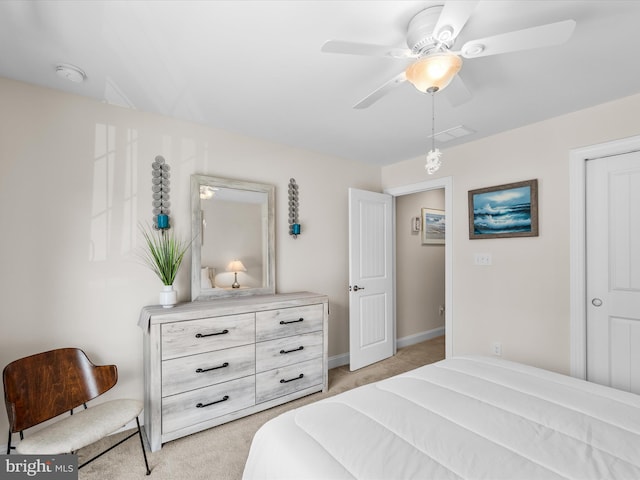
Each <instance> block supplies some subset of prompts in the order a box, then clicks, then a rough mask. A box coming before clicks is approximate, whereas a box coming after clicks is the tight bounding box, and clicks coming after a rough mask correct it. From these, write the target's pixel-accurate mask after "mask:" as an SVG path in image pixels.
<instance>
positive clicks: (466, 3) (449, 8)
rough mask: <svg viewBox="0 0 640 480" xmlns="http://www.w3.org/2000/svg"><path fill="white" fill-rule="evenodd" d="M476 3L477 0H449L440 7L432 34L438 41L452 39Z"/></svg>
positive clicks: (458, 32) (459, 30)
mask: <svg viewBox="0 0 640 480" xmlns="http://www.w3.org/2000/svg"><path fill="white" fill-rule="evenodd" d="M477 5H478V0H456V1H453V0H449V1H448V2H446V3H445V4H444V7H442V12H441V13H440V17H439V18H438V22H437V23H436V26H435V28H434V29H433V36H434V37H435V38H437V39H438V40H440V41H450V40H454V39H455V38H456V37H457V36H458V35H459V34H460V32H461V31H462V28H463V27H464V26H465V24H466V23H467V20H469V17H470V16H471V14H472V13H473V11H474V10H475V8H476V6H477Z"/></svg>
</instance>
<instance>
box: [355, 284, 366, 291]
mask: <svg viewBox="0 0 640 480" xmlns="http://www.w3.org/2000/svg"><path fill="white" fill-rule="evenodd" d="M358 290H364V287H359V286H358V285H354V286H353V291H354V292H357V291H358Z"/></svg>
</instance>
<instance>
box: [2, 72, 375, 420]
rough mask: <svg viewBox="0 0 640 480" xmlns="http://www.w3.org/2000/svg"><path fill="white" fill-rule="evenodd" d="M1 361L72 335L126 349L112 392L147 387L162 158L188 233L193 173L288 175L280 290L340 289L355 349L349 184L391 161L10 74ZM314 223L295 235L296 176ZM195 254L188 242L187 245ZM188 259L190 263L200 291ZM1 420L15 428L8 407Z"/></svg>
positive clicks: (335, 339)
mask: <svg viewBox="0 0 640 480" xmlns="http://www.w3.org/2000/svg"><path fill="white" fill-rule="evenodd" d="M0 105H2V109H1V110H0V222H1V223H2V225H1V228H2V240H1V242H2V243H1V245H2V247H1V248H0V265H1V266H2V271H3V275H1V276H0V295H1V300H2V313H1V314H0V366H2V367H4V365H6V364H7V363H9V362H10V361H12V360H14V359H16V358H19V357H22V356H25V355H29V354H33V353H37V352H39V351H43V350H48V349H53V348H58V347H61V346H77V347H81V348H83V349H84V350H85V351H86V352H87V354H88V355H89V356H90V357H91V358H92V359H93V360H94V361H95V362H96V363H115V364H117V365H118V370H119V376H120V379H119V383H118V385H117V386H116V388H115V389H114V390H113V391H112V392H110V393H109V394H108V395H109V396H131V397H134V398H142V395H143V393H142V392H143V376H142V332H141V330H140V329H139V328H138V327H137V326H136V322H137V319H138V314H139V311H140V309H141V307H142V306H144V305H148V304H157V303H158V292H159V291H160V289H161V282H160V280H158V279H157V278H156V277H155V276H154V275H153V274H152V273H151V271H150V270H148V269H147V268H145V267H143V266H141V265H140V264H139V262H138V261H137V260H136V258H135V255H134V251H135V250H136V248H139V247H138V246H139V245H141V242H140V238H139V235H138V231H137V224H138V222H151V220H152V214H151V163H152V162H153V160H154V158H155V156H156V155H159V154H160V155H163V156H164V157H165V159H166V160H167V162H168V163H169V165H170V166H171V173H172V176H171V203H172V206H171V222H172V225H173V227H174V228H175V229H176V231H177V232H178V233H180V234H183V235H189V229H190V207H189V177H190V175H191V174H193V173H200V174H211V175H215V176H218V177H228V178H235V179H243V180H249V181H254V182H262V183H271V184H274V185H275V186H276V258H277V262H276V268H277V275H276V283H277V290H278V291H279V292H292V291H301V290H308V291H315V292H319V293H324V294H327V295H329V298H330V318H329V355H330V356H332V355H338V354H343V353H345V352H347V351H348V348H349V347H348V345H349V343H348V318H347V306H348V291H347V290H348V266H347V248H348V238H347V221H348V218H347V217H348V212H347V189H348V188H349V187H355V188H362V189H369V190H375V191H380V169H379V168H373V167H368V166H366V165H363V164H360V163H357V162H353V161H348V160H344V159H340V158H335V157H329V156H326V155H320V154H315V153H312V152H308V151H302V150H298V149H293V148H290V147H286V146H282V145H277V144H274V143H269V142H266V141H261V140H258V139H254V138H247V137H244V136H240V135H235V134H233V133H229V132H225V131H220V130H216V129H212V128H207V127H204V126H200V125H196V124H192V123H187V122H183V121H178V120H174V119H170V118H166V117H161V116H157V115H151V114H146V113H141V112H137V111H134V110H129V109H124V108H120V107H113V106H109V105H106V104H103V103H99V102H96V101H92V100H89V99H86V98H82V97H79V96H75V95H68V94H64V93H60V92H56V91H52V90H47V89H43V88H39V87H34V86H30V85H27V84H24V83H20V82H14V81H10V80H6V79H0ZM292 177H293V178H295V179H296V181H297V183H298V185H299V186H300V222H301V224H302V235H300V236H299V237H298V238H297V239H295V240H294V239H293V238H291V237H290V236H289V235H288V224H287V214H288V213H287V212H288V210H287V208H288V207H287V185H288V182H289V179H290V178H292ZM187 258H188V256H187ZM189 269H190V261H189V260H186V261H185V263H184V264H183V267H182V268H181V271H180V272H179V274H178V279H177V289H178V291H179V300H180V301H187V300H189V299H190V298H191V297H190V291H189V279H190V272H189ZM0 431H2V432H6V431H7V423H6V415H4V414H1V415H0Z"/></svg>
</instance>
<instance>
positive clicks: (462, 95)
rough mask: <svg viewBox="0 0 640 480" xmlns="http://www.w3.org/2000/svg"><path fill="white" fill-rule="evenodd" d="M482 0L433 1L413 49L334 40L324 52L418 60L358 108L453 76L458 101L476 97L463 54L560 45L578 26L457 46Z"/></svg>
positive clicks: (412, 39) (564, 24) (412, 33)
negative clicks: (463, 72) (408, 86)
mask: <svg viewBox="0 0 640 480" xmlns="http://www.w3.org/2000/svg"><path fill="white" fill-rule="evenodd" d="M477 3H478V0H468V1H467V0H455V1H453V0H449V1H447V2H446V3H444V4H443V5H442V4H439V5H432V6H430V7H427V8H426V9H424V10H422V11H420V12H418V13H417V14H416V15H415V16H414V17H413V18H412V19H411V21H410V22H409V26H408V29H407V45H408V47H409V48H396V47H389V46H383V45H373V44H367V43H358V42H349V41H341V40H330V41H328V42H326V43H325V44H324V45H323V46H322V49H321V51H322V52H326V53H345V54H351V55H366V56H379V57H391V58H399V59H415V61H414V62H413V63H412V64H411V65H409V67H407V68H406V70H404V71H402V72H401V73H399V74H398V75H396V76H395V77H393V78H392V79H391V80H389V81H387V82H386V83H385V84H383V85H382V86H380V87H379V88H377V89H376V90H374V91H373V92H371V93H370V94H369V95H367V96H366V97H365V98H364V99H362V100H361V101H360V102H358V103H357V104H356V105H354V107H353V108H367V107H369V106H370V105H372V104H373V103H375V102H376V101H378V100H379V99H380V98H382V97H383V96H385V95H387V94H388V93H389V92H391V91H392V90H393V89H394V88H395V87H397V86H399V85H401V84H402V83H404V82H405V81H407V80H408V81H409V82H411V83H412V84H413V85H414V86H415V87H416V88H417V89H418V90H420V91H421V92H426V93H435V92H436V91H439V90H442V89H444V88H445V87H447V85H449V84H450V83H452V81H453V83H452V88H451V90H452V91H451V92H450V93H451V95H449V100H450V102H451V103H452V105H454V106H456V105H460V104H462V103H464V102H466V101H468V100H469V99H470V98H471V94H470V93H469V91H468V89H467V88H466V86H465V85H464V83H463V82H462V80H461V78H460V76H459V75H458V72H459V70H460V68H461V67H462V58H465V59H473V58H479V57H486V56H489V55H498V54H501V53H508V52H515V51H520V50H528V49H533V48H540V47H549V46H553V45H559V44H562V43H564V42H566V41H567V40H568V39H569V37H571V34H572V33H573V30H574V28H575V25H576V22H575V21H574V20H564V21H561V22H556V23H549V24H546V25H540V26H537V27H532V28H525V29H523V30H516V31H514V32H509V33H503V34H500V35H494V36H490V37H485V38H480V39H477V40H471V41H468V42H466V43H465V44H464V45H462V47H461V48H460V49H459V50H457V51H455V50H452V48H453V46H454V44H455V41H456V39H457V37H458V35H459V34H460V32H461V31H462V29H463V27H464V26H465V24H466V23H467V21H468V20H469V18H470V17H471V14H472V13H473V11H474V9H475V8H476V5H477ZM461 57H462V58H461ZM454 86H455V88H454Z"/></svg>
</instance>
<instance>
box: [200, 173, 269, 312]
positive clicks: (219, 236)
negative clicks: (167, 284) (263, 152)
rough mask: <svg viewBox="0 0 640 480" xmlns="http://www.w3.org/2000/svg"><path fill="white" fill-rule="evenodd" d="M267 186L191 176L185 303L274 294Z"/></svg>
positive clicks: (205, 176) (204, 176) (203, 176)
mask: <svg viewBox="0 0 640 480" xmlns="http://www.w3.org/2000/svg"><path fill="white" fill-rule="evenodd" d="M274 192H275V187H274V186H273V185H266V184H262V183H252V182H243V181H240V180H230V179H226V178H218V177H211V176H208V175H192V176H191V233H192V238H193V239H194V241H193V245H192V247H191V299H192V300H210V299H213V298H220V297H231V296H241V295H257V294H268V293H275V233H274V232H275V230H274Z"/></svg>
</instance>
